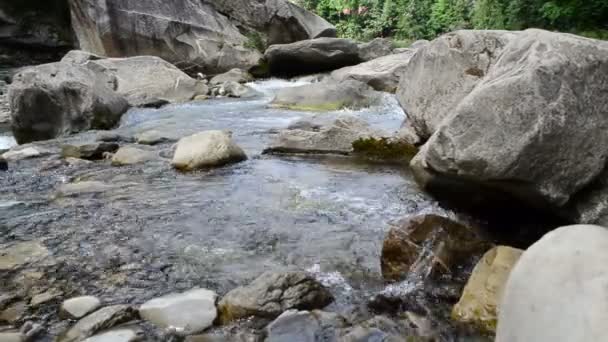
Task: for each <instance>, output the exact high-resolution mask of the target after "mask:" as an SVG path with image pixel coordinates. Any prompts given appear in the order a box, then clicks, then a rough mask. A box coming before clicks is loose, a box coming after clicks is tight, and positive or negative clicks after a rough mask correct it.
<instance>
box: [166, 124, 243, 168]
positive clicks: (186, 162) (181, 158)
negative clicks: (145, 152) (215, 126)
mask: <svg viewBox="0 0 608 342" xmlns="http://www.w3.org/2000/svg"><path fill="white" fill-rule="evenodd" d="M246 159H247V155H246V154H245V152H244V151H243V150H242V149H241V148H240V147H239V146H238V145H237V144H236V143H235V142H234V141H233V140H232V135H231V134H230V133H228V132H224V131H204V132H200V133H197V134H194V135H191V136H188V137H185V138H182V139H180V140H179V141H178V142H177V148H176V150H175V154H174V155H173V160H172V161H171V165H173V167H174V168H176V169H178V170H182V171H192V170H196V169H201V168H209V167H218V166H223V165H226V164H231V163H238V162H241V161H244V160H246Z"/></svg>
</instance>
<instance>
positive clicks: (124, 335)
mask: <svg viewBox="0 0 608 342" xmlns="http://www.w3.org/2000/svg"><path fill="white" fill-rule="evenodd" d="M142 335H143V332H142V331H141V330H135V329H129V328H117V329H113V330H110V331H106V332H104V333H101V334H98V335H95V336H92V337H89V338H87V339H86V340H84V342H137V341H145V339H144V338H143V336H142Z"/></svg>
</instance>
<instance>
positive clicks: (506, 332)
mask: <svg viewBox="0 0 608 342" xmlns="http://www.w3.org/2000/svg"><path fill="white" fill-rule="evenodd" d="M606 251H608V230H607V228H604V227H599V226H589V225H578V226H568V227H562V228H559V229H557V230H555V231H552V232H550V233H548V234H547V235H545V236H544V237H543V238H542V239H540V240H539V241H538V242H536V243H535V244H534V245H532V246H531V247H530V248H528V250H526V251H525V252H524V253H523V254H522V256H521V258H520V259H519V261H518V262H517V264H516V265H515V267H514V268H513V270H512V271H511V275H510V276H509V280H508V281H507V285H506V288H505V291H504V296H503V299H502V302H501V304H500V311H499V316H498V329H497V335H496V342H519V341H521V342H524V341H554V342H584V341H608V331H607V330H606V321H607V320H608V301H606V300H604V299H605V298H607V297H608V269H607V268H606V265H607V264H608V253H606Z"/></svg>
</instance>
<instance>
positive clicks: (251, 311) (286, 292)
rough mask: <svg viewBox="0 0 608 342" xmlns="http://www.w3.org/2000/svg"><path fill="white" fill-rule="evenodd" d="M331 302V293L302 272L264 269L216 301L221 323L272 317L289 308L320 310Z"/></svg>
mask: <svg viewBox="0 0 608 342" xmlns="http://www.w3.org/2000/svg"><path fill="white" fill-rule="evenodd" d="M332 301H333V296H332V295H331V293H330V292H329V291H328V290H327V289H326V288H325V287H324V286H323V285H321V284H320V283H319V282H318V281H317V280H315V279H314V278H312V277H311V276H310V275H308V274H306V273H304V272H287V273H273V272H266V273H264V274H262V275H261V276H259V277H258V278H257V279H255V280H254V281H253V282H252V283H251V284H249V285H247V286H242V287H238V288H236V289H234V290H232V291H230V292H228V294H226V295H225V296H224V298H222V300H221V301H220V302H219V303H218V311H219V315H220V320H221V321H222V322H224V323H225V322H230V321H232V320H237V319H241V318H247V317H250V316H258V317H263V318H275V317H277V316H279V315H280V314H281V313H283V312H285V311H287V310H291V309H298V310H313V309H322V308H324V307H325V306H327V305H329V304H330V303H331V302H332Z"/></svg>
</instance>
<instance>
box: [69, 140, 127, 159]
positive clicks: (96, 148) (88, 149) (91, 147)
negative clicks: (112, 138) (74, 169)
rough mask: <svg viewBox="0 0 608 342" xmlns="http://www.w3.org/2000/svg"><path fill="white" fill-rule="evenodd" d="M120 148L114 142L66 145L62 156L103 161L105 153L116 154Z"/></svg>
mask: <svg viewBox="0 0 608 342" xmlns="http://www.w3.org/2000/svg"><path fill="white" fill-rule="evenodd" d="M118 147H119V146H118V144H117V143H113V142H94V143H87V144H74V145H64V146H62V147H61V155H62V156H63V157H64V158H68V157H72V158H80V159H87V160H101V159H104V153H107V152H109V153H114V152H115V151H116V150H118Z"/></svg>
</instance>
